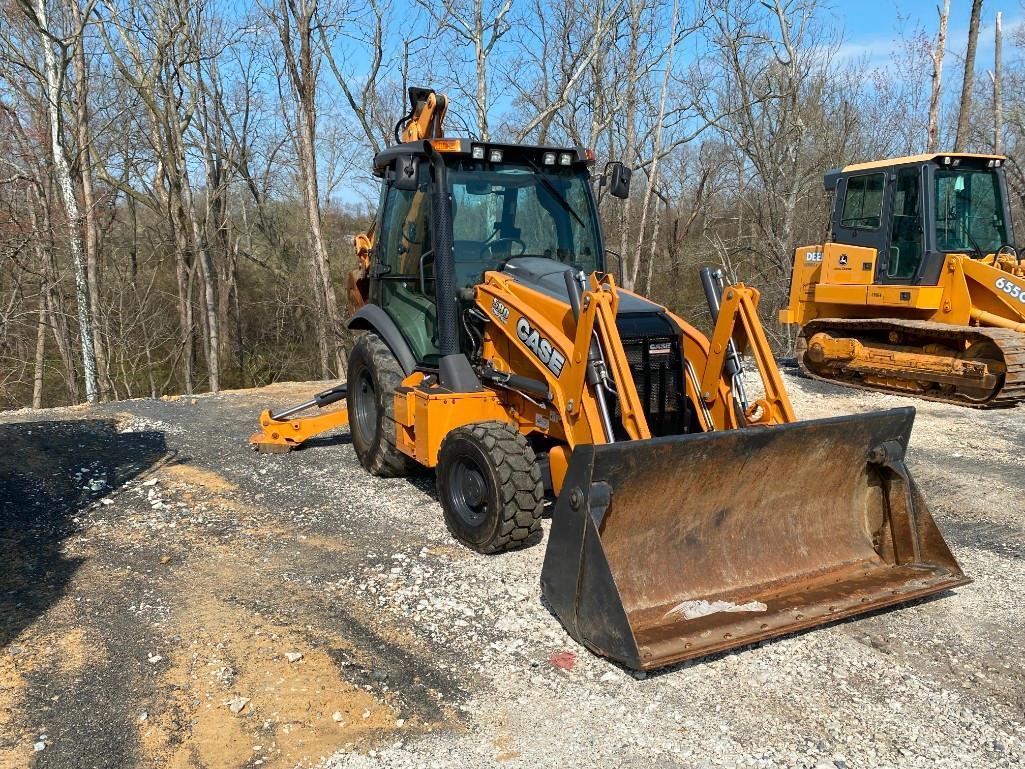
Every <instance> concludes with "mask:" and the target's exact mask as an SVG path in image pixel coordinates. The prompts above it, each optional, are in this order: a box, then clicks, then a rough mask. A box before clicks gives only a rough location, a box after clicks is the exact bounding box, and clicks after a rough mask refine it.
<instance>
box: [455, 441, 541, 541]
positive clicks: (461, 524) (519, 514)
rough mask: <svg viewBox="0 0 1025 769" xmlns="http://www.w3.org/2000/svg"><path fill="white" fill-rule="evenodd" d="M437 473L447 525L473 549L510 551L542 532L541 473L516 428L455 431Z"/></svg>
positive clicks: (457, 537)
mask: <svg viewBox="0 0 1025 769" xmlns="http://www.w3.org/2000/svg"><path fill="white" fill-rule="evenodd" d="M437 473H438V498H439V500H440V501H441V506H442V509H443V510H444V512H445V525H446V526H447V527H448V530H449V532H451V534H452V536H453V537H455V538H456V539H458V540H459V541H460V542H462V543H463V544H464V545H466V546H467V547H469V548H470V549H472V550H476V551H477V552H478V553H500V552H502V551H505V550H512V549H514V548H517V547H522V546H523V545H524V544H525V543H526V542H527V541H528V540H529V539H530V538H531V537H532V536H533V535H534V534H535V533H537V532H539V531H540V529H541V524H540V520H541V513H542V512H543V510H544V489H543V487H542V484H541V469H540V467H539V466H538V463H537V458H536V457H535V455H534V451H533V449H531V448H530V444H529V443H527V440H526V438H524V437H523V436H522V435H520V433H519V432H518V431H517V430H515V429H514V428H513V427H512V426H510V425H507V424H505V423H503V422H478V423H476V424H471V425H466V426H464V427H457V428H456V429H454V430H452V431H451V432H450V433H449V434H448V435H447V436H445V440H444V442H443V443H442V444H441V451H440V452H439V453H438V470H437Z"/></svg>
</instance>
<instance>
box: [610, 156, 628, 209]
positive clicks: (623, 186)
mask: <svg viewBox="0 0 1025 769" xmlns="http://www.w3.org/2000/svg"><path fill="white" fill-rule="evenodd" d="M610 165H611V166H612V170H611V173H610V175H609V194H610V195H612V197H614V198H621V199H623V200H625V199H626V198H628V197H630V177H631V176H632V175H633V171H631V170H630V169H629V168H627V167H626V166H624V165H623V164H622V163H620V162H619V161H616V162H615V163H611V164H610Z"/></svg>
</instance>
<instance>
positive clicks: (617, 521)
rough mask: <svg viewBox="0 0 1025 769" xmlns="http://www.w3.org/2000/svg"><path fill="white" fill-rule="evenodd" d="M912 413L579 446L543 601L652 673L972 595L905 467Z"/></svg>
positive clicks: (590, 642)
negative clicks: (866, 616) (898, 608)
mask: <svg viewBox="0 0 1025 769" xmlns="http://www.w3.org/2000/svg"><path fill="white" fill-rule="evenodd" d="M914 415H915V412H914V409H912V408H902V409H894V410H892V411H882V412H875V413H870V414H860V415H856V416H847V417H837V418H831V419H821V420H814V421H807V422H799V423H795V424H788V425H783V426H779V427H757V428H748V429H742V430H730V431H725V432H716V433H702V434H697V435H686V436H678V437H668V438H656V439H653V440H646V441H631V442H624V443H613V444H606V445H597V446H580V447H577V448H576V449H575V450H574V452H573V456H572V458H571V459H570V463H569V469H568V470H567V474H566V478H565V481H564V483H563V486H562V491H561V493H560V495H559V499H558V501H557V502H556V506H555V511H554V513H553V515H552V528H551V532H550V535H549V541H548V548H547V550H546V552H545V561H544V567H543V569H542V573H541V586H542V591H543V592H544V595H545V597H546V598H547V599H548V602H549V604H550V605H551V607H552V608H553V610H554V611H555V614H556V615H557V616H558V617H559V619H560V621H561V622H562V624H563V625H564V626H565V627H566V630H567V631H568V632H569V634H570V635H571V636H573V638H575V639H576V640H577V641H578V642H580V643H581V644H583V645H584V646H587V647H588V648H589V649H591V650H592V651H594V652H596V653H597V654H600V655H604V656H607V657H611V658H612V659H615V660H618V661H619V662H622V663H624V664H625V665H627V666H629V667H631V668H635V669H644V670H647V669H652V668H657V667H661V666H663V665H667V664H670V663H673V662H678V661H680V660H685V659H690V658H694V657H701V656H704V655H707V654H711V653H713V652H717V651H721V650H724V649H729V648H732V647H735V646H741V645H744V644H750V643H752V642H755V641H758V640H760V639H763V638H769V637H771V636H777V635H781V634H784V633H791V632H793V631H796V630H800V629H802V628H808V627H812V626H815V625H820V624H823V623H827V622H832V621H834V620H837V619H839V618H841V617H848V616H850V615H853V614H861V613H863V612H867V611H870V610H872V609H878V608H879V607H882V606H889V605H891V604H896V603H901V602H904V601H909V600H911V599H914V598H919V597H921V596H925V595H929V594H931V593H937V592H940V591H942V590H946V589H949V588H952V587H955V586H957V585H964V584H967V583H968V582H970V581H971V580H969V579H968V578H967V577H966V576H965V575H964V573H963V572H962V571H961V568H960V566H958V564H957V561H956V560H954V557H953V555H951V553H950V549H949V548H948V547H947V544H946V542H945V541H944V539H943V536H942V535H941V534H940V531H939V529H938V528H937V527H936V524H935V523H934V522H933V519H932V516H931V515H930V514H929V511H928V509H927V508H926V505H925V501H924V500H923V498H922V495H921V493H920V492H919V490H918V487H917V486H916V485H915V483H914V481H913V480H912V479H911V478H910V476H909V475H908V471H907V469H906V467H905V466H904V450H905V448H906V447H907V444H908V438H909V437H910V434H911V426H912V423H913V422H914Z"/></svg>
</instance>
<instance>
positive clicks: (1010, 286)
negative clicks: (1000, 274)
mask: <svg viewBox="0 0 1025 769" xmlns="http://www.w3.org/2000/svg"><path fill="white" fill-rule="evenodd" d="M997 288H999V289H1000V290H1001V291H1003V292H1004V293H1005V294H1007V295H1008V296H1009V297H1011V298H1012V299H1017V300H1018V301H1019V302H1021V303H1022V304H1025V288H1022V287H1021V286H1019V285H1018V284H1017V283H1014V282H1012V281H1010V280H1008V279H1007V278H997Z"/></svg>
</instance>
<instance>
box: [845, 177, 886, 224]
mask: <svg viewBox="0 0 1025 769" xmlns="http://www.w3.org/2000/svg"><path fill="white" fill-rule="evenodd" d="M882 212H883V174H882V173H878V174H861V175H860V176H852V177H850V178H849V179H848V180H847V194H846V196H845V197H844V203H843V214H842V215H841V217H840V224H841V226H843V227H851V228H854V229H863V230H874V229H876V228H877V227H879V218H880V217H881V216H882Z"/></svg>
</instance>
